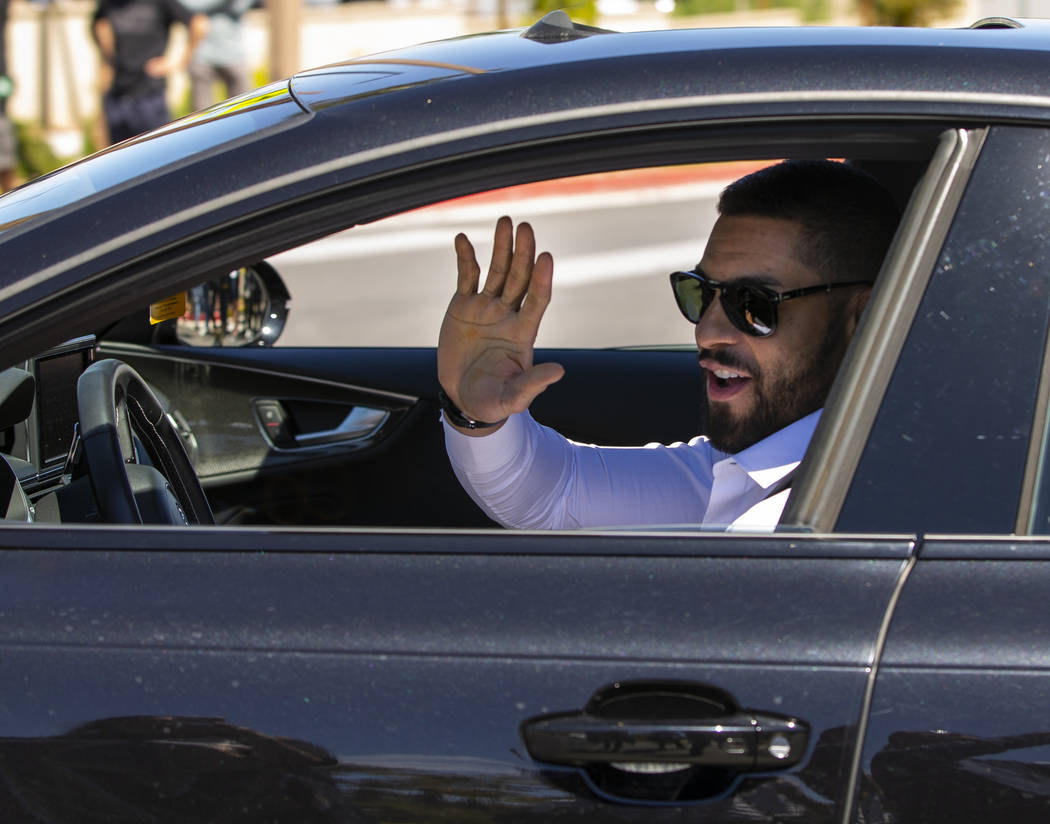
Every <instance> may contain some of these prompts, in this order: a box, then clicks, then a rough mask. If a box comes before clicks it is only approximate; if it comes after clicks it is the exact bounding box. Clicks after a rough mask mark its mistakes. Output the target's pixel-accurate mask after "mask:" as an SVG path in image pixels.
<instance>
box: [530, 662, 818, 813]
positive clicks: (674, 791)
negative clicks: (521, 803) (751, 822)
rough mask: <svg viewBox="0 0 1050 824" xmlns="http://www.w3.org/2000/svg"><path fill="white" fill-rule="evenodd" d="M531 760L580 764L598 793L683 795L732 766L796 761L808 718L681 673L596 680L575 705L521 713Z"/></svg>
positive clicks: (718, 786)
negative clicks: (754, 705) (741, 700)
mask: <svg viewBox="0 0 1050 824" xmlns="http://www.w3.org/2000/svg"><path fill="white" fill-rule="evenodd" d="M521 736H522V739H523V740H524V742H525V748H526V749H527V750H528V752H529V755H531V756H532V757H533V758H534V759H536V760H537V761H541V762H545V763H548V764H554V765H558V766H563V767H578V768H580V769H582V770H583V772H584V774H585V775H586V777H587V780H588V783H589V785H590V786H591V787H592V789H594V790H595V791H596V792H599V793H600V794H601V795H604V796H608V797H613V798H616V799H618V800H622V801H644V802H651V801H671V800H675V801H683V800H698V799H701V798H707V797H711V796H713V795H717V794H718V793H720V792H724V791H726V790H727V789H728V788H729V787H730V785H731V784H732V783H733V782H734V781H735V780H736V778H737V776H739V775H741V774H743V773H750V772H767V771H771V770H780V769H786V768H788V767H792V766H794V765H795V764H798V763H799V762H800V761H801V760H802V758H803V757H804V756H805V753H806V748H807V746H808V744H809V725H808V724H806V722H804V721H802V720H800V719H798V718H794V717H791V716H787V715H781V714H779V713H771V712H756V711H754V710H749V709H741V707H740V706H739V704H737V702H736V701H735V699H734V698H733V697H732V696H731V695H730V694H729V693H727V692H726V691H725V690H722V689H719V688H718V687H713V686H710V685H706V684H696V683H692V682H682V681H633V682H632V681H626V682H618V683H614V684H610V685H609V686H606V687H603V688H602V689H600V690H598V691H597V692H596V693H595V694H594V695H593V696H591V699H590V700H589V701H588V702H587V705H586V706H585V707H584V708H583V709H582V710H578V711H572V712H557V713H552V714H546V715H541V716H536V717H534V718H530V719H527V720H526V721H524V722H523V723H522V725H521Z"/></svg>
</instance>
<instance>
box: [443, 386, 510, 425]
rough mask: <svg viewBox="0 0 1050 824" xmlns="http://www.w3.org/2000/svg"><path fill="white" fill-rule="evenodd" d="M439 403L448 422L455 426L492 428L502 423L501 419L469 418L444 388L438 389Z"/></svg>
mask: <svg viewBox="0 0 1050 824" xmlns="http://www.w3.org/2000/svg"><path fill="white" fill-rule="evenodd" d="M438 403H440V404H441V411H442V412H444V413H445V417H446V418H448V422H449V423H450V424H452V425H453V426H459V427H462V428H463V429H491V428H492V427H494V426H499V425H500V423H501V422H500V421H497V422H496V423H486V422H485V421H476V420H474V419H473V418H468V417H467V416H466V415H464V414H463V410H462V409H460V408H459V407H458V406H456V405H455V404H454V403H452V399H451V398H450V397H449V396H448V395H446V394H445V390H444V389H438Z"/></svg>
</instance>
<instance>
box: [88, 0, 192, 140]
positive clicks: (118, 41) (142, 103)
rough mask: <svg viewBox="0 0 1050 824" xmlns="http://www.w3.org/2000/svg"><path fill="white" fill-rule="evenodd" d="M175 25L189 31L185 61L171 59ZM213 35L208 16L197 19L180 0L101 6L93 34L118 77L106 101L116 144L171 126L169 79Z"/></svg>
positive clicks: (115, 0)
mask: <svg viewBox="0 0 1050 824" xmlns="http://www.w3.org/2000/svg"><path fill="white" fill-rule="evenodd" d="M175 23H182V24H183V25H184V26H186V28H187V29H188V31H189V42H188V44H187V47H186V50H185V53H184V54H182V55H180V56H174V55H168V54H167V51H168V39H169V35H170V33H171V27H172V26H173V25H174V24H175ZM207 30H208V18H207V16H206V15H203V14H194V13H193V12H191V11H190V10H189V9H187V8H186V7H185V6H183V5H182V4H181V3H180V2H178V0H99V3H98V7H97V8H96V9H95V14H94V16H93V18H92V21H91V33H92V35H93V36H94V38H95V43H96V45H97V46H98V49H99V52H100V53H101V54H102V59H103V60H104V61H105V62H106V64H107V65H108V66H109V67H110V68H111V69H112V72H113V76H112V80H111V82H110V86H109V89H108V90H107V91H106V93H105V95H104V96H103V98H102V109H103V114H104V115H105V119H106V129H107V131H108V133H109V141H110V143H117V142H119V141H121V140H127V139H128V138H131V137H134V136H135V135H137V134H141V133H142V132H146V131H149V130H150V129H155V128H157V127H158V126H163V125H164V124H165V123H167V122H168V121H170V120H171V112H170V111H169V110H168V101H167V96H166V95H167V78H168V75H169V74H171V73H172V72H174V71H178V70H180V69H184V68H185V67H186V65H187V64H188V63H189V60H190V57H191V56H192V54H193V52H194V51H195V50H196V48H197V46H198V45H199V43H200V42H201V40H202V39H203V38H204V36H205V34H206V33H207Z"/></svg>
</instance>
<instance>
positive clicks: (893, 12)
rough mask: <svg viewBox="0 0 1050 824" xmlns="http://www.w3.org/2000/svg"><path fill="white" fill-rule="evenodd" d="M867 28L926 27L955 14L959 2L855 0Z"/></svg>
mask: <svg viewBox="0 0 1050 824" xmlns="http://www.w3.org/2000/svg"><path fill="white" fill-rule="evenodd" d="M857 3H858V10H859V11H860V20H861V22H862V23H864V24H865V25H867V26H928V25H930V24H931V23H933V22H935V21H936V20H939V19H943V18H945V17H948V16H949V15H951V14H952V13H953V12H955V11H956V10H957V9H958V8H959V5H960V3H961V0H857Z"/></svg>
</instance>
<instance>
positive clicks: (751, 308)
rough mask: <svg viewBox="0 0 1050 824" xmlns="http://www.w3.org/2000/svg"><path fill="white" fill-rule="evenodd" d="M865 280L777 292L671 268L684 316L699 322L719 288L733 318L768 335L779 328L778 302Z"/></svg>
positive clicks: (754, 331)
mask: <svg viewBox="0 0 1050 824" xmlns="http://www.w3.org/2000/svg"><path fill="white" fill-rule="evenodd" d="M870 285H871V284H870V283H869V282H868V281H866V280H851V281H849V282H848V283H822V284H820V285H819V286H805V287H803V288H802V289H792V290H791V291H789V292H774V291H773V290H772V289H769V288H768V287H766V286H757V285H755V284H750V283H719V282H718V281H717V280H711V279H710V278H709V277H707V275H705V274H703V273H702V272H672V273H671V289H672V290H673V291H674V299H675V301H677V303H678V308H679V309H680V310H681V312H682V314H683V315H685V319H686V320H687V321H689V322H690V323H699V322H700V318H702V317H703V316H704V312H706V311H707V310H708V309H709V308H710V306H711V302H712V301H713V300H714V299H715V293H716V292H718V293H719V294H720V296H721V299H722V309H724V310H725V313H726V317H727V318H729V320H730V322H731V323H732V324H733V326H735V327H736V328H737V329H739V330H740V331H741V332H745V333H746V334H748V335H753V336H754V337H756V338H765V337H768V336H769V335H772V334H773V333H774V332H775V331H777V304H778V303H781V302H783V301H785V300H791V299H792V298H802V297H805V296H806V295H815V294H817V293H819V292H830V291H831V290H832V289H837V288H838V287H840V286H870Z"/></svg>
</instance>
